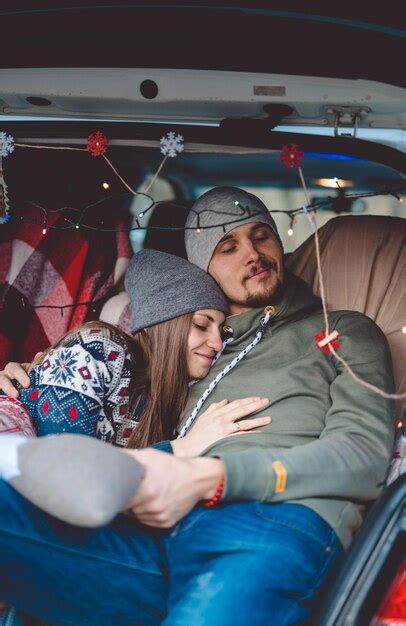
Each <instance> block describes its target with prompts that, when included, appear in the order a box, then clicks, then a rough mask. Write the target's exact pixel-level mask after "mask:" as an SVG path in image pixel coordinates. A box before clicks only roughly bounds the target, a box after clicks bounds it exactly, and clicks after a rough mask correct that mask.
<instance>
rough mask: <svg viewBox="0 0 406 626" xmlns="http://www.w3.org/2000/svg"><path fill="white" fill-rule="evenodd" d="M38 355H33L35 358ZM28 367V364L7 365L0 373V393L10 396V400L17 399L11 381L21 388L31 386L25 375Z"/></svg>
mask: <svg viewBox="0 0 406 626" xmlns="http://www.w3.org/2000/svg"><path fill="white" fill-rule="evenodd" d="M38 354H41V353H38ZM38 354H37V355H35V358H36V357H37V356H38ZM29 366H30V364H29V363H7V365H6V367H5V368H4V370H2V371H0V393H3V394H5V395H6V396H10V398H18V390H17V389H16V388H15V387H14V385H13V382H12V381H13V380H16V381H17V382H18V383H20V385H21V386H22V387H26V388H27V387H29V386H30V384H31V381H30V379H29V377H28V375H27V370H28V368H29Z"/></svg>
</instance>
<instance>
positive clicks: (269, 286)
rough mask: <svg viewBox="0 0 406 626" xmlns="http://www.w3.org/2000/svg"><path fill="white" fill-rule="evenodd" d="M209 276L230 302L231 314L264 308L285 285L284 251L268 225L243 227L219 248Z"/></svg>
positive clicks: (239, 227)
mask: <svg viewBox="0 0 406 626" xmlns="http://www.w3.org/2000/svg"><path fill="white" fill-rule="evenodd" d="M208 272H209V274H211V276H213V278H214V280H215V281H216V282H217V283H218V284H219V286H220V287H221V289H222V290H223V291H224V293H225V294H226V296H227V298H228V299H229V301H230V311H231V313H232V314H236V313H244V312H245V311H249V310H250V309H252V308H255V307H260V306H265V305H266V304H270V303H272V299H274V298H275V296H276V294H277V292H278V291H279V290H280V287H281V285H282V282H283V252H282V247H281V245H280V243H279V241H278V239H277V237H276V235H275V233H274V232H273V230H272V228H271V227H270V226H268V225H267V224H261V223H260V222H254V223H250V224H242V225H241V226H238V227H237V228H234V229H233V230H230V232H228V233H227V234H226V235H224V237H223V239H221V241H220V242H219V243H218V244H217V247H216V249H215V251H214V254H213V256H212V258H211V261H210V264H209V268H208Z"/></svg>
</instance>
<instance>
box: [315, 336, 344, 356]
mask: <svg viewBox="0 0 406 626" xmlns="http://www.w3.org/2000/svg"><path fill="white" fill-rule="evenodd" d="M327 337H330V341H328V343H326V344H325V345H320V343H324V340H325V339H326V331H325V330H321V331H320V332H319V333H316V334H315V335H314V338H315V340H316V347H317V349H318V350H321V351H322V352H324V354H330V348H329V345H330V344H331V345H332V347H333V348H334V350H338V349H339V348H340V340H339V339H338V333H337V332H336V331H334V332H333V333H331V334H330V335H329V336H327Z"/></svg>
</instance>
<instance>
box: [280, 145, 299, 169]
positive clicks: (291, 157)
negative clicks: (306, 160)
mask: <svg viewBox="0 0 406 626" xmlns="http://www.w3.org/2000/svg"><path fill="white" fill-rule="evenodd" d="M303 157H304V152H303V150H299V146H298V145H297V143H288V144H286V146H283V148H282V152H281V155H280V157H279V160H280V161H282V163H283V164H284V165H285V167H286V168H287V169H288V170H290V169H292V167H301V165H302V159H303Z"/></svg>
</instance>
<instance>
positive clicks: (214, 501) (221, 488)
mask: <svg viewBox="0 0 406 626" xmlns="http://www.w3.org/2000/svg"><path fill="white" fill-rule="evenodd" d="M224 485H225V480H224V478H222V479H221V480H220V482H219V484H218V487H217V489H216V493H215V494H214V496H213V497H212V498H210V500H205V501H204V502H203V506H204V507H205V508H206V509H211V508H213V507H214V506H216V504H217V503H218V502H219V500H220V498H221V496H222V495H223V491H224Z"/></svg>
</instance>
